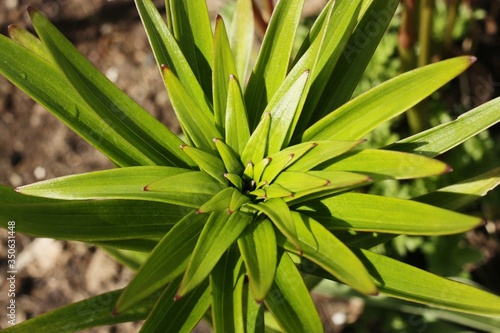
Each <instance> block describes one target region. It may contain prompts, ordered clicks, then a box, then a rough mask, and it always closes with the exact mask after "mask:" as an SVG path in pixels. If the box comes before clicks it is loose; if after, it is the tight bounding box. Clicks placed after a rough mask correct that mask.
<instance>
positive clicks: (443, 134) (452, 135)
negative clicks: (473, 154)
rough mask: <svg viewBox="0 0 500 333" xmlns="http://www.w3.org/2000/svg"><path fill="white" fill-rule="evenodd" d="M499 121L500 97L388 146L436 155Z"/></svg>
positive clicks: (421, 153) (394, 148) (425, 154)
mask: <svg viewBox="0 0 500 333" xmlns="http://www.w3.org/2000/svg"><path fill="white" fill-rule="evenodd" d="M499 121H500V97H498V98H495V99H493V100H491V101H489V102H488V103H484V104H483V105H480V106H478V107H477V108H475V109H473V110H471V111H469V112H467V113H464V114H463V115H461V116H460V117H458V118H457V119H455V120H454V121H451V122H448V123H446V124H442V125H438V126H436V127H433V128H431V129H428V130H427V131H424V132H421V133H418V134H415V135H413V136H411V137H409V138H406V139H403V140H400V141H398V142H396V143H394V144H392V145H390V146H389V147H387V148H388V149H392V150H399V151H406V152H413V153H417V154H420V155H424V156H427V157H434V156H437V155H440V154H442V153H444V152H446V151H448V150H450V149H452V148H453V147H456V146H458V145H459V144H460V143H462V142H464V141H465V140H467V139H469V138H471V137H473V136H474V135H476V134H478V133H479V132H481V131H484V130H485V129H487V128H488V127H490V126H493V125H494V124H496V123H498V122H499ZM444 138H446V140H445V139H444Z"/></svg>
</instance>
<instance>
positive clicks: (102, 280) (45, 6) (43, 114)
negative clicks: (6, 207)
mask: <svg viewBox="0 0 500 333" xmlns="http://www.w3.org/2000/svg"><path fill="white" fill-rule="evenodd" d="M222 2H223V1H222V0H220V1H211V2H210V7H211V10H212V12H215V11H216V10H217V8H219V7H220V5H221V3H222ZM319 2H321V0H320V1H319ZM155 3H156V4H157V5H158V6H159V7H161V6H164V2H163V1H161V0H157V1H155ZM315 3H316V2H315ZM28 5H33V6H35V7H36V8H38V9H41V10H42V12H44V13H45V14H46V16H48V17H49V18H50V19H51V21H52V22H54V23H55V24H56V26H58V27H59V28H60V29H61V30H62V31H63V32H64V34H65V35H66V36H67V37H68V38H69V39H70V40H71V41H72V42H74V43H75V44H76V46H77V47H78V49H79V50H80V51H81V52H82V53H83V54H84V55H85V56H86V57H87V58H88V59H89V60H90V61H92V62H93V63H94V64H95V65H96V66H97V67H98V68H99V70H101V71H102V72H103V73H105V74H106V75H107V76H108V77H110V78H111V79H112V80H113V81H114V82H115V83H116V84H117V85H118V86H119V87H120V88H122V89H123V90H124V91H125V92H126V93H127V94H128V95H129V96H131V97H132V98H134V99H135V100H136V101H137V102H138V103H139V104H140V105H142V106H143V107H144V108H145V109H146V110H148V111H149V112H150V113H151V114H153V115H154V116H155V117H157V118H158V119H159V120H160V121H161V122H162V123H164V124H165V125H166V126H168V127H170V128H171V129H172V130H174V131H179V125H178V123H177V122H176V120H175V117H174V115H173V111H172V109H171V105H170V103H169V100H168V96H167V93H166V91H165V89H163V83H162V81H161V79H160V76H159V74H158V70H157V68H156V65H155V62H154V58H153V56H152V54H151V52H150V47H149V44H148V42H147V39H146V35H145V33H144V31H143V28H142V25H141V24H140V20H139V18H138V16H137V14H136V11H135V7H134V4H133V1H130V0H115V1H106V0H88V1H77V0H29V1H27V0H2V1H1V2H0V33H2V34H6V33H7V26H8V24H11V23H16V24H19V25H22V26H27V27H29V20H28V18H27V14H26V13H25V8H26V7H27V6H28ZM314 6H315V4H309V7H310V10H311V11H313V10H314ZM497 36H498V35H497ZM497 40H498V39H497ZM495 57H496V58H495V59H496V60H495V59H493V58H494V57H492V63H494V64H496V65H497V66H498V64H500V61H499V59H498V57H499V56H498V54H496V55H495ZM496 72H497V73H498V72H500V70H498V69H497V71H496ZM497 82H498V81H497ZM490 98H491V97H490ZM109 168H112V165H111V163H110V162H109V161H108V160H107V158H106V157H104V156H103V155H102V154H101V153H99V152H98V151H96V150H95V149H93V148H92V147H91V146H90V145H89V144H87V143H86V142H85V141H83V140H82V139H80V138H79V137H78V136H77V135H76V134H74V133H73V132H72V131H71V130H69V129H68V128H67V127H66V126H65V125H63V124H62V123H61V122H59V121H58V120H57V119H56V118H55V117H53V116H52V115H51V114H50V113H49V112H48V111H46V110H45V109H44V108H43V107H40V106H39V105H37V104H36V103H34V102H33V101H31V100H30V99H29V98H28V97H27V96H26V95H24V94H23V93H22V92H20V91H19V90H18V89H17V88H15V87H14V86H13V85H11V84H10V83H8V82H7V80H5V79H4V78H3V77H0V184H3V185H8V186H19V185H24V184H29V183H32V182H35V181H38V180H42V179H51V178H54V177H59V176H64V175H69V174H75V173H82V172H88V171H95V170H103V169H109ZM499 229H500V228H499V226H498V225H497V226H496V231H495V227H493V229H492V230H491V231H492V233H493V234H491V233H490V234H489V235H490V236H491V235H493V236H491V237H490V236H488V233H486V234H485V233H479V234H478V235H477V234H472V236H471V242H472V243H475V242H476V243H478V244H477V246H479V247H481V246H483V245H484V244H485V243H487V242H491V245H490V246H489V247H487V249H488V250H487V251H488V253H487V254H488V257H489V258H490V262H493V261H494V260H496V262H497V263H498V260H499V259H498V258H499V253H500V249H499V246H498V242H496V241H495V239H498V236H500V233H499ZM495 232H496V235H497V236H494V235H495ZM484 235H486V236H484ZM481 237H482V238H481ZM5 239H6V235H5V232H4V230H0V243H1V244H2V252H1V253H0V270H1V271H2V272H3V271H4V269H5V268H6V266H5V263H6V260H5V252H4V250H3V249H4V248H5V247H4V246H5ZM492 239H494V240H492ZM17 251H18V257H17V260H18V270H19V273H18V275H17V288H18V294H17V295H18V296H17V302H18V312H17V319H18V322H20V321H22V320H25V319H29V318H31V317H34V316H37V315H38V314H41V313H44V312H46V311H48V310H51V309H54V308H57V307H60V306H62V305H65V304H69V303H72V302H75V301H79V300H82V299H84V298H87V297H90V296H94V295H96V294H99V293H102V292H106V291H109V290H114V289H117V288H121V287H124V286H125V285H126V284H127V282H128V281H129V280H130V279H131V277H132V275H133V273H132V272H131V271H130V270H129V269H127V268H124V267H123V266H121V265H119V264H116V263H115V262H114V261H113V260H111V259H110V258H109V257H108V256H107V255H106V254H105V253H104V252H103V251H101V250H100V249H98V248H96V247H89V246H87V245H85V244H82V243H78V242H65V241H53V240H49V239H35V240H34V239H32V238H30V237H26V236H23V235H18V237H17ZM485 267H489V266H485ZM497 267H498V264H497ZM485 272H487V271H485ZM485 274H486V273H485ZM486 275H487V276H495V275H488V274H486ZM496 276H498V275H496ZM3 280H4V279H2V284H3ZM491 282H492V285H495V284H496V283H498V281H496V282H495V281H491ZM497 292H498V290H497ZM0 295H1V296H0V300H2V301H1V302H0V303H1V304H2V307H3V304H4V303H3V299H4V298H5V295H6V284H3V285H1V286H0ZM317 300H318V303H319V304H321V306H320V309H321V311H322V314H323V317H324V318H329V317H330V316H331V314H332V313H333V312H334V311H335V310H332V309H335V308H336V309H338V308H339V307H340V308H342V309H344V310H345V309H349V307H352V308H353V309H352V310H351V313H352V316H354V317H353V318H351V319H350V320H351V321H354V320H355V319H356V317H357V316H358V315H359V314H357V312H359V306H355V305H352V304H348V303H345V302H344V303H343V302H337V303H335V301H332V300H325V299H321V297H317ZM325 309H326V310H325ZM2 313H3V312H2ZM352 316H351V317H352ZM0 327H6V324H5V319H4V318H3V317H2V318H1V320H0ZM138 327H139V324H138V323H131V324H126V325H118V326H113V327H105V328H98V329H95V330H90V331H89V332H135V331H137V330H138ZM205 329H206V328H205ZM199 330H200V331H203V330H204V329H203V328H202V327H200V328H199ZM330 331H331V332H338V331H340V328H339V327H330Z"/></svg>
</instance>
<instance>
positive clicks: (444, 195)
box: [412, 167, 500, 210]
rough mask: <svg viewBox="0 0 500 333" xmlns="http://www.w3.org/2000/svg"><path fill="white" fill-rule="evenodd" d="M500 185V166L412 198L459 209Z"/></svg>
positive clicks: (451, 208)
mask: <svg viewBox="0 0 500 333" xmlns="http://www.w3.org/2000/svg"><path fill="white" fill-rule="evenodd" d="M498 185H500V167H497V168H494V169H492V170H490V171H488V172H486V173H483V174H481V175H479V176H476V177H472V178H469V179H466V180H463V181H461V182H459V183H456V184H453V185H449V186H446V187H442V188H440V189H439V190H437V191H434V192H430V193H427V194H424V195H422V196H419V197H416V198H413V199H412V200H415V201H418V202H423V203H428V204H432V205H434V206H438V207H443V208H446V209H450V210H458V209H460V208H462V207H464V206H467V205H468V204H470V203H471V202H473V201H475V200H477V199H479V198H481V197H483V196H485V195H486V194H487V193H488V192H489V191H491V190H492V189H494V188H496V187H497V186H498Z"/></svg>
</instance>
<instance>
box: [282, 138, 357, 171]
mask: <svg viewBox="0 0 500 333" xmlns="http://www.w3.org/2000/svg"><path fill="white" fill-rule="evenodd" d="M363 142H365V141H364V140H357V141H313V142H312V143H313V144H314V145H315V146H314V149H311V150H310V151H309V152H308V153H307V154H305V156H303V157H302V158H300V159H299V160H298V161H297V162H295V163H294V164H293V165H292V166H290V167H289V168H288V171H301V172H305V171H309V170H311V169H312V168H314V167H315V166H317V165H319V164H321V163H323V162H325V161H328V160H330V159H332V158H335V157H337V156H339V155H341V154H343V153H345V152H347V151H349V150H351V149H353V148H354V147H356V146H357V145H359V144H361V143H363Z"/></svg>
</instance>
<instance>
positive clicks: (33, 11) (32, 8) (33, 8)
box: [28, 6, 38, 17]
mask: <svg viewBox="0 0 500 333" xmlns="http://www.w3.org/2000/svg"><path fill="white" fill-rule="evenodd" d="M36 13H38V10H36V9H35V7H33V6H28V14H29V15H30V17H32V16H33V15H34V14H36Z"/></svg>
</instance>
